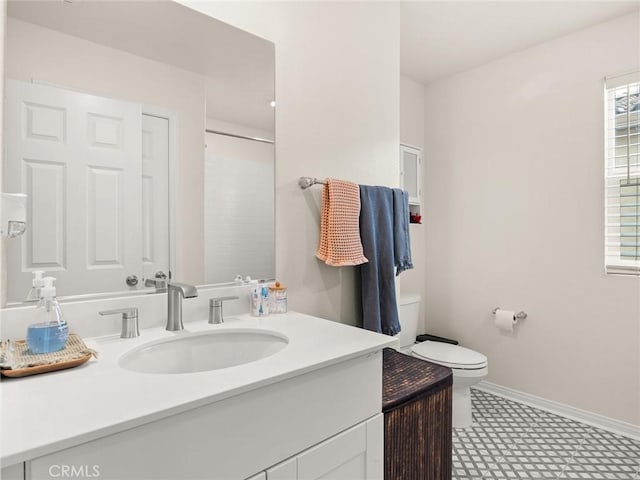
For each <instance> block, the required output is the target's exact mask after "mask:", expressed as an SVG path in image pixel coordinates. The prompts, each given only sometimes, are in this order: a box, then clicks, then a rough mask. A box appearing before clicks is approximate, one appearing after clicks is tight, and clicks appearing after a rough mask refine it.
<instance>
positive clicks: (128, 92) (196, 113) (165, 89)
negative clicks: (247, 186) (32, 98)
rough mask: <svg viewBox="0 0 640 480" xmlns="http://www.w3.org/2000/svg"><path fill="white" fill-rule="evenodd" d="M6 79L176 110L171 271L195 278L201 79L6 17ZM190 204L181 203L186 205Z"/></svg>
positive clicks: (198, 275)
mask: <svg viewBox="0 0 640 480" xmlns="http://www.w3.org/2000/svg"><path fill="white" fill-rule="evenodd" d="M6 42H7V48H6V61H5V63H6V65H5V67H6V69H5V74H6V76H7V77H8V78H12V79H16V80H24V81H29V80H31V79H34V80H37V81H45V82H48V83H51V84H54V85H57V86H61V87H68V88H72V89H74V88H75V89H78V90H80V91H83V92H86V93H92V94H95V95H103V96H107V97H115V98H120V99H124V100H130V101H135V102H138V103H143V104H148V105H153V106H158V107H163V108H167V109H169V110H171V111H173V112H175V113H176V114H177V116H178V128H179V137H178V139H177V144H178V156H179V158H180V169H179V177H180V178H179V180H180V183H179V189H180V195H181V196H180V203H181V205H182V207H183V208H181V209H180V213H181V214H180V216H179V222H180V229H179V230H180V232H181V233H182V234H183V237H184V238H185V239H187V240H185V241H183V242H180V244H179V248H180V247H181V248H180V249H179V250H178V252H177V265H178V269H177V270H178V276H176V278H178V279H179V280H180V281H184V282H188V283H196V284H198V283H202V279H203V275H204V273H203V272H204V271H203V263H202V258H203V227H202V215H203V212H202V204H203V202H202V193H203V177H204V175H203V173H204V149H203V145H204V121H205V93H204V92H205V90H204V78H203V77H202V76H200V75H196V74H194V73H191V72H187V71H185V70H181V69H178V68H175V67H171V66H169V65H165V64H162V63H159V62H155V61H152V60H148V59H145V58H142V57H138V56H135V55H131V54H129V53H126V52H123V51H120V50H115V49H112V48H107V47H104V46H101V45H98V44H95V43H92V42H88V41H86V40H82V39H80V38H77V37H73V36H70V35H64V34H61V33H59V32H56V31H53V30H50V29H46V28H42V27H39V26H37V25H34V24H30V23H26V22H23V21H20V20H16V19H14V18H8V19H7V39H6ZM187 205H188V206H189V207H188V208H187V207H186V206H187Z"/></svg>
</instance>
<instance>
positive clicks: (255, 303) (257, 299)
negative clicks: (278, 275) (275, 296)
mask: <svg viewBox="0 0 640 480" xmlns="http://www.w3.org/2000/svg"><path fill="white" fill-rule="evenodd" d="M251 314H252V315H253V316H255V317H264V316H266V315H269V287H267V286H266V285H265V284H264V283H260V284H258V285H255V286H254V287H253V288H251Z"/></svg>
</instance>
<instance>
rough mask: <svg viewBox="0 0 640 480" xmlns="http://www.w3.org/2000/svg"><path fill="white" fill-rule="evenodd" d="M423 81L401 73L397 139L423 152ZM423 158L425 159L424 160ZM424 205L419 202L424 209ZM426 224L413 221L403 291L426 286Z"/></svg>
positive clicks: (422, 326)
mask: <svg viewBox="0 0 640 480" xmlns="http://www.w3.org/2000/svg"><path fill="white" fill-rule="evenodd" d="M424 117H425V111H424V85H422V84H420V83H418V82H416V81H415V80H412V79H411V78H408V77H405V76H400V143H403V144H405V145H411V146H413V147H418V148H420V149H422V151H423V152H424ZM423 162H424V160H423ZM426 208H427V205H424V204H423V205H421V206H420V211H421V212H422V211H424V210H425V209H426ZM425 231H426V229H425V225H424V224H417V223H412V224H410V227H409V234H410V236H411V257H412V260H413V269H412V270H406V271H405V272H403V273H402V275H401V276H400V277H398V278H399V279H400V290H401V292H402V293H421V294H422V293H423V292H424V288H425V277H426V272H425V261H426V258H425ZM424 323H425V322H424V302H423V303H421V304H420V320H419V322H418V333H424V332H425V331H426V330H425V328H426V326H425V324H424Z"/></svg>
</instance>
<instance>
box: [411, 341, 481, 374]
mask: <svg viewBox="0 0 640 480" xmlns="http://www.w3.org/2000/svg"><path fill="white" fill-rule="evenodd" d="M411 351H412V352H413V354H414V355H416V356H417V357H419V358H422V359H424V360H428V361H431V362H433V363H437V364H439V365H443V366H445V367H449V368H455V369H458V370H480V369H483V368H485V367H486V366H487V357H486V356H484V355H483V354H481V353H478V352H476V351H474V350H470V349H468V348H464V347H461V346H459V345H452V344H450V343H443V342H432V341H430V340H427V341H426V342H422V343H418V344H416V345H414V346H413V347H411Z"/></svg>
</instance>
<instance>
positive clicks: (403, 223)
mask: <svg viewBox="0 0 640 480" xmlns="http://www.w3.org/2000/svg"><path fill="white" fill-rule="evenodd" d="M393 222H394V228H393V231H394V239H393V248H394V255H395V265H396V276H397V275H400V274H401V273H402V272H404V271H405V270H409V269H411V268H413V262H412V261H411V240H410V237H409V194H408V193H407V192H406V191H404V190H401V189H399V188H394V189H393Z"/></svg>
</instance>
